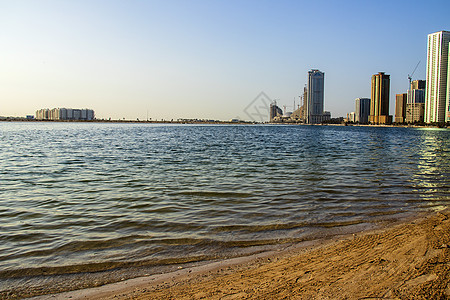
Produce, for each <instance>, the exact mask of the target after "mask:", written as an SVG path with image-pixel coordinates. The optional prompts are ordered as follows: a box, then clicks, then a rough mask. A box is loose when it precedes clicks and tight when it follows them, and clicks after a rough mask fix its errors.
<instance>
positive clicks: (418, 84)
mask: <svg viewBox="0 0 450 300" xmlns="http://www.w3.org/2000/svg"><path fill="white" fill-rule="evenodd" d="M425 88H426V81H425V80H414V81H413V82H411V88H410V89H409V90H408V99H407V102H406V116H405V122H406V123H415V122H423V121H424V113H425Z"/></svg>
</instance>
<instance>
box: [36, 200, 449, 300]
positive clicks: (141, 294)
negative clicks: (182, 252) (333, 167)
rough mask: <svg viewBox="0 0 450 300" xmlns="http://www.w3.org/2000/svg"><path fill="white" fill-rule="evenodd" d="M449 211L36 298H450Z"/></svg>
mask: <svg viewBox="0 0 450 300" xmlns="http://www.w3.org/2000/svg"><path fill="white" fill-rule="evenodd" d="M449 258H450V211H449V210H448V209H447V210H444V211H440V212H434V213H431V214H429V215H427V216H425V217H421V218H418V219H415V220H410V221H407V222H405V223H403V224H399V225H395V226H392V227H389V228H385V229H379V230H376V231H372V232H365V233H361V234H358V235H349V236H345V237H340V238H338V239H334V240H325V241H316V242H313V243H309V244H303V245H300V246H297V247H294V248H291V249H288V250H286V251H280V252H270V253H264V254H259V255H255V256H251V257H244V258H237V259H231V260H225V261H220V262H216V263H212V264H209V265H205V266H201V267H193V268H186V269H180V270H178V271H177V272H173V273H167V274H162V275H155V276H148V277H141V278H136V279H131V280H127V281H123V282H119V283H115V284H110V285H105V286H102V287H98V288H91V289H84V290H79V291H73V292H68V293H62V294H57V295H47V296H41V297H37V298H34V299H69V298H70V299H450V259H449Z"/></svg>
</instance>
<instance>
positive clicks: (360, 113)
mask: <svg viewBox="0 0 450 300" xmlns="http://www.w3.org/2000/svg"><path fill="white" fill-rule="evenodd" d="M369 114H370V99H369V98H356V100H355V122H356V123H360V124H367V123H369Z"/></svg>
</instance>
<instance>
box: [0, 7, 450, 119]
mask: <svg viewBox="0 0 450 300" xmlns="http://www.w3.org/2000/svg"><path fill="white" fill-rule="evenodd" d="M449 9H450V3H449V2H447V1H445V2H444V1H429V2H426V3H425V2H418V1H408V2H407V1H396V2H389V1H378V2H365V1H345V2H334V1H318V2H310V1H276V2H275V1H245V2H241V1H131V2H122V1H55V0H47V1H1V0H0V26H1V27H2V29H3V30H2V31H1V39H0V40H1V41H2V45H1V47H0V54H1V55H0V60H1V68H0V80H1V83H2V84H1V85H0V95H1V99H2V105H1V107H0V116H25V115H29V114H34V113H35V111H36V110H38V109H41V108H55V107H68V108H91V109H94V110H95V114H96V117H97V118H100V119H101V118H105V119H106V118H112V119H122V118H126V119H131V120H133V119H136V118H139V119H146V118H147V112H148V117H149V118H152V119H153V120H154V119H162V118H164V119H169V120H170V119H178V118H199V119H204V118H206V119H219V120H228V119H231V118H240V119H244V120H249V119H250V118H249V116H248V114H247V113H248V107H249V106H250V107H251V106H252V105H253V104H252V101H254V99H255V98H256V97H257V96H258V95H260V93H261V92H264V93H265V94H266V95H267V96H268V97H269V98H270V99H277V102H278V104H279V106H281V107H282V106H283V105H286V106H287V109H288V110H290V111H292V106H293V102H294V98H295V102H296V104H298V102H299V95H301V94H302V92H303V87H304V85H305V84H306V80H307V72H308V71H309V70H310V69H319V70H321V71H323V72H324V73H325V106H324V107H325V110H327V111H330V112H331V114H332V117H339V116H345V115H346V114H347V113H349V112H351V111H354V104H355V103H354V100H355V98H360V97H367V98H370V78H371V76H372V75H373V74H376V73H378V72H385V73H387V74H389V75H390V76H391V99H390V114H392V115H393V114H394V105H395V94H397V93H404V92H406V90H407V88H408V79H407V76H408V74H410V73H411V72H412V71H413V70H414V67H415V66H416V65H417V63H418V62H419V61H420V64H419V66H418V68H417V70H416V72H415V74H414V76H413V79H425V73H426V52H427V49H426V48H427V35H428V34H429V33H433V32H436V31H441V30H450V24H449V23H448V16H447V15H448V11H449ZM246 109H247V111H246Z"/></svg>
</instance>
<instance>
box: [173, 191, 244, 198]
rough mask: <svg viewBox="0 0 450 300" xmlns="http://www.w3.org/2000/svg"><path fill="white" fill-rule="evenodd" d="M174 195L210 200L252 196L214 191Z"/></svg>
mask: <svg viewBox="0 0 450 300" xmlns="http://www.w3.org/2000/svg"><path fill="white" fill-rule="evenodd" d="M174 194H178V195H186V196H197V197H211V198H249V197H251V196H252V194H250V193H239V192H215V191H182V192H177V193H174Z"/></svg>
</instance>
